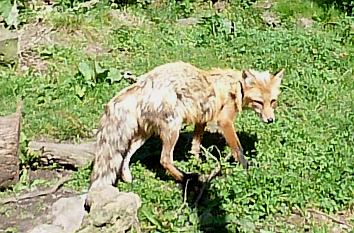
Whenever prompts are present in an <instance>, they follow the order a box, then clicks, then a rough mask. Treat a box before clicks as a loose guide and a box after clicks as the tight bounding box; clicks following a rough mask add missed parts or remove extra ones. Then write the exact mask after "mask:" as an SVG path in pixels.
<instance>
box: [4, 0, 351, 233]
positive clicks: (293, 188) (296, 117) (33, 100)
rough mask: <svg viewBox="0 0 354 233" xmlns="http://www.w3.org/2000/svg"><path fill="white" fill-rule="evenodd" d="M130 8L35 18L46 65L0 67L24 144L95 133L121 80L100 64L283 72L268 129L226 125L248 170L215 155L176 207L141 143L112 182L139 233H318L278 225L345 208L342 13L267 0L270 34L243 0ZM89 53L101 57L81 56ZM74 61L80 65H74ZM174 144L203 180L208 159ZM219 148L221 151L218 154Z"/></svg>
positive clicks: (249, 122)
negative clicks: (216, 5)
mask: <svg viewBox="0 0 354 233" xmlns="http://www.w3.org/2000/svg"><path fill="white" fill-rule="evenodd" d="M139 2H140V3H141V4H140V5H139V4H138V5H134V4H132V5H128V6H126V7H124V9H120V10H114V9H112V8H111V7H109V6H108V5H107V4H105V3H102V4H100V5H98V6H96V7H95V8H93V9H91V10H89V11H83V10H81V11H80V10H79V11H72V10H70V9H67V8H65V10H64V11H63V12H55V11H54V12H53V13H51V14H50V15H47V18H46V21H45V23H46V24H47V25H52V26H53V27H54V29H56V30H57V31H58V33H56V43H53V44H43V45H41V46H39V47H38V48H36V51H35V52H36V53H37V54H39V56H40V58H41V59H42V60H45V61H46V62H47V63H48V64H47V68H48V70H47V71H46V72H42V73H39V72H36V70H32V69H30V70H29V71H27V72H22V73H21V72H20V73H19V72H16V71H13V70H11V69H9V68H0V86H1V87H2V88H1V89H0V112H1V115H6V114H8V113H10V112H12V111H13V110H14V109H15V107H16V106H15V102H16V100H18V99H20V98H23V99H24V104H25V106H24V117H23V128H22V130H23V135H24V136H25V137H26V138H27V139H28V140H29V139H34V138H37V137H42V136H46V137H52V138H58V139H61V140H80V139H81V138H83V137H88V136H89V135H90V132H91V131H92V130H93V129H94V128H96V127H97V125H98V121H99V117H100V115H101V114H102V111H103V105H104V104H105V103H106V102H108V101H109V99H110V98H112V97H113V96H114V95H115V94H116V93H117V92H118V91H119V90H120V89H122V88H123V87H125V86H127V85H128V82H126V81H124V80H122V79H120V76H119V75H118V74H116V73H114V72H113V71H111V70H110V69H112V68H116V69H117V70H118V71H119V72H120V71H128V70H129V71H131V72H132V73H134V74H136V75H139V74H143V73H144V72H146V71H148V70H150V69H151V68H153V67H154V66H157V65H159V64H163V63H166V62H169V61H175V60H183V61H186V62H190V63H193V64H195V65H196V66H199V67H201V68H205V69H207V68H210V67H230V68H235V69H243V68H249V67H251V68H255V69H269V70H272V71H276V70H277V69H280V68H282V67H285V68H286V75H285V78H284V81H283V87H282V90H283V92H282V94H281V97H280V98H281V99H280V101H279V107H278V109H277V120H276V122H275V123H274V124H271V125H265V124H262V123H261V122H259V120H258V119H257V117H256V116H255V114H254V113H252V112H243V113H242V114H241V115H240V116H239V117H238V118H237V121H236V122H235V125H236V128H237V129H238V132H239V134H240V135H241V143H242V144H243V145H244V147H245V148H246V156H247V157H248V158H249V159H250V160H252V162H253V164H254V166H253V167H252V169H251V170H250V171H249V172H247V173H246V172H245V171H244V170H243V169H242V168H241V167H240V166H239V165H238V164H237V163H235V162H233V161H223V160H221V161H222V164H223V168H222V174H221V176H218V177H217V178H215V179H214V180H213V181H212V182H211V183H210V185H209V186H208V187H207V191H206V194H205V196H204V197H203V199H202V202H201V204H200V205H199V206H198V207H193V206H192V205H191V203H188V205H187V206H186V205H183V190H182V189H181V187H179V186H178V185H177V184H176V183H175V182H174V181H173V179H172V178H171V177H170V176H167V175H166V174H164V172H163V170H162V169H161V168H160V167H159V166H158V157H159V153H160V148H159V146H158V145H156V143H155V142H154V141H153V142H152V143H148V144H147V145H146V146H145V147H144V148H142V150H141V151H140V152H138V155H137V156H138V157H139V156H140V157H143V156H145V159H142V160H138V161H136V162H135V163H133V164H132V165H131V168H132V171H133V175H134V181H133V183H132V184H125V183H122V182H121V183H119V184H118V187H119V189H120V190H122V191H133V192H136V193H138V194H139V195H140V197H141V198H142V202H143V205H142V208H141V211H140V212H139V220H140V222H141V224H142V228H143V230H144V231H149V232H215V231H216V230H218V232H227V231H228V232H239V231H241V232H255V231H257V232H259V231H261V230H263V231H264V232H274V231H276V232H289V231H294V232H298V231H304V230H306V229H311V231H313V232H329V230H330V229H329V227H327V226H323V225H321V224H318V223H317V224H316V223H315V224H312V223H311V224H310V223H308V224H304V225H296V226H295V228H294V226H293V225H292V224H290V223H287V222H286V221H285V220H281V219H284V218H285V219H286V216H289V215H290V214H291V213H292V212H293V211H294V210H297V209H299V210H301V211H303V212H306V209H307V208H315V209H319V210H321V211H323V212H325V213H329V214H335V213H337V212H339V211H349V210H351V209H353V204H354V202H353V197H354V189H353V187H354V157H353V154H354V136H353V132H354V125H353V122H354V104H353V99H354V86H353V78H354V74H353V67H354V55H353V54H354V46H353V42H354V41H353V31H352V30H353V18H350V17H348V16H345V14H344V13H343V12H341V11H340V10H339V9H336V8H331V10H330V11H328V10H326V9H324V8H322V7H321V6H318V5H317V4H316V3H315V2H312V1H310V0H306V1H287V0H279V1H274V2H276V4H275V6H274V7H272V8H271V9H270V11H273V12H274V13H276V14H278V15H279V16H280V17H281V20H282V24H281V26H278V27H275V28H271V27H267V26H266V25H265V24H264V23H263V22H262V20H261V17H260V15H261V13H262V11H264V10H263V9H261V8H256V7H255V5H253V4H252V1H241V0H239V1H233V2H232V3H229V4H227V7H226V10H224V11H223V12H219V13H217V12H216V10H215V9H213V8H212V7H210V4H209V3H206V2H203V1H182V2H183V4H182V5H181V4H180V5H178V4H177V3H173V1H171V3H161V4H160V5H156V4H143V3H144V2H143V1H139ZM289 4H290V6H291V7H289ZM121 12H126V13H125V17H120V16H121ZM189 16H192V17H201V20H200V22H199V23H198V24H197V25H195V26H183V25H179V24H178V23H177V22H176V19H178V18H182V17H189ZM300 17H307V18H312V19H313V20H314V24H313V26H312V27H311V28H308V29H304V28H302V27H300V26H298V25H297V19H298V18H300ZM30 20H31V18H30V19H29V20H28V21H30ZM92 46H98V47H99V48H100V49H101V50H100V51H103V52H100V53H92V52H91V53H90V52H88V48H91V47H92ZM80 64H81V65H84V66H85V65H86V67H87V68H82V69H79V67H80ZM95 64H96V66H98V65H97V64H99V66H100V67H99V68H97V67H96V68H94V67H95ZM108 74H111V75H108ZM186 131H190V130H188V129H187V130H186ZM180 144H181V145H179V147H178V148H176V150H177V151H176V154H177V161H176V164H177V166H178V167H180V168H181V169H183V170H185V171H195V172H198V171H199V172H203V173H206V172H208V171H210V170H211V169H212V168H213V166H215V164H214V162H213V160H212V159H206V161H204V162H203V163H198V162H197V161H195V159H194V158H193V157H190V156H189V155H188V154H186V152H185V151H186V150H185V148H184V147H185V146H184V145H183V143H180ZM23 147H24V150H23V154H22V155H21V158H22V165H23V166H24V167H26V166H28V165H29V164H30V163H31V159H29V158H28V156H30V155H27V154H26V153H25V147H26V142H23ZM187 147H188V145H187ZM220 149H221V150H222V151H221V154H222V156H221V157H223V156H225V155H226V153H227V151H228V149H227V148H220ZM179 157H182V158H183V157H184V158H183V159H179ZM149 160H151V161H152V162H147V161H149ZM155 160H156V161H155ZM88 174H89V168H87V167H86V168H83V169H81V170H80V171H79V172H78V174H77V182H73V185H74V186H79V187H81V188H85V187H87V185H88V180H87V178H88Z"/></svg>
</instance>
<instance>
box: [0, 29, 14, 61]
mask: <svg viewBox="0 0 354 233" xmlns="http://www.w3.org/2000/svg"><path fill="white" fill-rule="evenodd" d="M0 63H4V64H9V65H11V64H13V63H16V64H17V63H18V35H17V33H15V32H11V31H9V30H7V29H5V28H2V27H1V26H0Z"/></svg>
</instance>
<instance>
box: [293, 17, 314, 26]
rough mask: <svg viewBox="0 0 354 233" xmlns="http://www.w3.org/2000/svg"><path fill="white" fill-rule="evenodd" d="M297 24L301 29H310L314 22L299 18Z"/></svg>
mask: <svg viewBox="0 0 354 233" xmlns="http://www.w3.org/2000/svg"><path fill="white" fill-rule="evenodd" d="M297 24H298V25H299V26H301V27H304V28H309V27H312V25H313V24H314V21H313V20H312V19H309V18H305V17H301V18H299V19H298V21H297Z"/></svg>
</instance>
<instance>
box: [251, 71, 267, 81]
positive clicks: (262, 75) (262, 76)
mask: <svg viewBox="0 0 354 233" xmlns="http://www.w3.org/2000/svg"><path fill="white" fill-rule="evenodd" d="M250 72H251V73H252V74H253V76H254V77H255V78H256V79H257V80H258V81H263V82H267V81H269V80H270V77H271V74H270V73H269V71H256V70H250Z"/></svg>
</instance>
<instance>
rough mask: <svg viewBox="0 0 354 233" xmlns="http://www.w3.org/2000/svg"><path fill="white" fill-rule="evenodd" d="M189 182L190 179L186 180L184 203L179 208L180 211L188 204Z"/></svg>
mask: <svg viewBox="0 0 354 233" xmlns="http://www.w3.org/2000/svg"><path fill="white" fill-rule="evenodd" d="M188 183H189V179H188V180H187V181H186V186H185V187H184V194H183V203H182V205H181V207H180V208H179V209H178V212H180V211H181V210H182V209H183V208H184V207H185V206H186V205H187V191H188Z"/></svg>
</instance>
